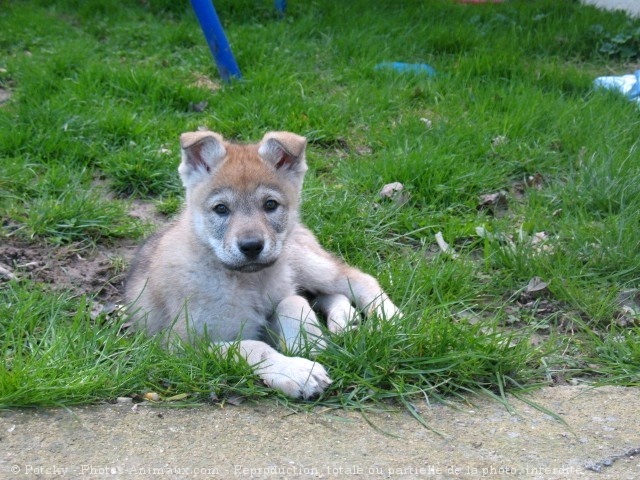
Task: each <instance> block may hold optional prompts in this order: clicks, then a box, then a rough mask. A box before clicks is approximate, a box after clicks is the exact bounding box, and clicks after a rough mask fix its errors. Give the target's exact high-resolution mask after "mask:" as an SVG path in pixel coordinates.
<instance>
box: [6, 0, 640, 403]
mask: <svg viewBox="0 0 640 480" xmlns="http://www.w3.org/2000/svg"><path fill="white" fill-rule="evenodd" d="M216 8H217V10H218V14H219V15H220V17H221V19H222V20H223V23H224V27H225V31H226V33H227V36H228V38H229V41H230V43H231V46H232V48H233V51H234V54H235V56H236V59H237V61H238V64H239V65H240V68H241V70H242V72H243V78H242V80H239V81H234V82H232V83H231V84H225V83H224V82H222V81H221V80H220V78H219V75H218V73H217V70H216V68H215V65H214V63H213V62H212V58H211V55H210V53H209V51H208V49H207V46H206V43H205V41H204V37H203V35H202V32H201V31H200V29H199V27H198V25H197V22H196V20H195V17H194V15H193V12H192V11H191V9H190V6H189V3H188V2H186V1H173V0H154V1H144V0H124V1H118V2H115V1H113V2H112V1H109V0H101V1H98V0H86V1H79V0H60V1H57V2H47V1H44V0H41V1H37V0H16V1H12V2H4V3H3V5H2V8H1V9H0V94H1V95H0V98H2V99H5V100H4V101H2V103H0V219H1V223H0V268H2V271H3V272H4V273H2V274H1V276H0V350H1V351H2V355H3V357H4V359H5V360H4V362H3V363H2V365H0V407H5V408H6V407H13V406H36V405H71V404H82V403H90V402H101V401H113V400H115V399H116V398H117V397H122V396H132V397H134V398H137V399H139V398H141V395H143V394H144V393H145V392H149V391H152V392H156V393H158V394H159V395H160V398H161V399H164V400H165V401H173V402H181V403H184V402H187V403H202V402H216V403H220V402H226V401H229V400H231V401H233V400H237V399H238V398H244V397H250V398H261V397H265V396H270V397H273V396H276V394H274V393H273V392H270V391H268V390H267V389H265V388H264V387H263V386H262V385H261V384H260V382H259V381H258V380H257V379H256V378H255V377H253V376H252V375H250V370H249V368H248V367H247V366H246V365H241V364H237V363H234V362H232V361H230V360H227V359H221V358H217V357H215V356H213V355H211V354H210V353H209V350H208V346H207V345H206V343H205V342H201V344H196V345H182V346H177V347H176V348H174V349H173V350H172V351H170V352H167V351H166V350H164V349H163V348H162V346H161V345H160V343H159V342H158V341H157V339H154V338H146V337H144V336H142V335H134V334H125V333H122V332H121V331H120V326H121V324H122V322H124V321H126V317H122V316H119V315H117V314H116V312H114V311H113V304H114V303H120V302H121V301H122V296H121V290H120V289H121V286H122V280H123V276H124V272H125V270H126V264H127V262H128V259H129V258H130V256H131V253H132V252H133V249H134V248H135V245H136V244H139V243H140V242H141V241H142V240H143V238H144V236H145V235H148V234H150V233H151V232H152V231H153V230H154V229H155V228H156V227H157V224H158V223H161V222H166V221H169V220H170V219H171V217H172V215H173V214H175V213H176V211H178V210H179V208H180V206H181V202H182V189H181V186H180V183H179V179H178V175H177V165H178V162H179V158H180V153H179V146H178V137H179V135H180V133H182V132H185V131H189V130H195V129H197V128H198V127H199V126H207V127H208V128H210V129H211V130H214V131H217V132H219V133H221V134H222V135H223V136H224V137H225V138H229V139H233V140H236V141H240V142H244V141H255V140H258V139H260V138H261V137H262V135H263V134H264V133H265V132H266V131H269V130H289V131H293V132H296V133H299V134H301V135H304V136H306V137H307V138H308V141H309V147H308V162H309V164H310V171H309V173H308V174H307V178H306V183H305V187H304V203H303V219H304V221H305V223H306V224H307V225H308V226H309V227H310V228H311V229H312V230H313V231H314V232H315V233H316V234H317V236H318V238H319V240H320V241H321V243H322V244H323V245H324V246H325V247H326V248H327V249H329V250H331V251H333V252H335V253H336V254H338V255H340V256H342V257H343V258H345V260H347V261H348V262H349V263H351V264H353V265H356V266H358V267H359V268H361V269H363V270H365V271H367V272H369V273H371V274H373V275H375V276H376V277H377V278H378V279H379V280H380V282H381V284H382V285H383V286H384V288H385V289H386V290H387V292H389V294H390V296H391V297H392V298H393V299H394V301H395V302H396V303H397V304H399V305H400V306H401V308H402V310H403V312H404V316H403V318H402V319H401V320H399V321H397V322H395V323H387V322H380V321H378V320H375V319H374V320H372V321H370V322H367V323H365V324H364V325H362V326H361V328H360V329H358V330H354V331H350V332H347V333H345V334H343V335H336V336H332V337H331V338H330V339H329V342H328V347H327V349H326V351H324V352H323V353H322V354H321V355H320V358H319V360H320V361H321V362H322V363H323V364H324V365H325V366H326V367H327V369H328V370H329V372H330V374H331V376H332V377H333V379H334V383H333V384H332V386H331V387H330V388H329V390H328V391H327V392H326V393H325V394H324V395H323V396H322V397H321V398H320V399H319V400H318V402H319V403H322V404H325V405H341V406H350V407H361V406H362V405H365V404H370V403H372V402H377V401H384V402H385V403H386V402H391V403H394V404H401V405H405V406H407V407H408V408H410V409H413V408H414V405H416V402H420V401H424V398H426V399H427V400H429V399H438V398H449V397H451V396H461V395H462V396H464V395H468V394H470V393H474V392H476V393H477V392H484V393H488V394H490V395H496V396H497V397H502V396H504V395H505V392H506V391H512V392H520V391H523V390H526V389H527V388H533V387H535V386H539V385H548V384H565V383H572V384H576V383H580V384H589V385H597V384H616V385H639V384H640V152H639V147H640V115H639V113H640V112H639V110H638V105H637V104H635V103H633V102H630V101H628V100H627V99H625V98H624V97H623V96H621V95H619V94H617V93H613V92H608V91H602V90H596V89H594V87H593V80H594V79H595V78H596V77H598V76H601V75H621V74H626V73H631V72H633V71H635V70H637V69H638V68H640V20H633V21H632V20H630V19H628V18H627V17H625V16H624V15H623V14H622V13H619V12H618V13H611V12H603V11H599V10H596V9H595V8H593V7H587V6H582V5H580V4H579V3H578V2H574V1H564V2H557V1H552V0H539V1H530V0H522V1H517V0H514V1H507V2H504V3H501V4H484V5H472V4H468V5H465V4H461V3H457V2H454V1H444V0H442V1H429V2H423V1H417V0H399V1H394V2H382V1H380V2H369V1H364V0H354V1H350V2H338V1H330V0H315V1H305V2H289V6H288V9H287V12H286V15H285V16H284V17H283V18H280V16H279V15H278V13H277V11H276V10H275V9H274V8H273V2H270V1H260V2H258V1H255V0H251V1H249V0H242V1H218V2H216ZM396 61H397V62H406V63H426V64H428V65H430V66H431V67H433V68H434V69H435V72H436V74H435V75H433V76H432V75H428V74H425V73H424V72H407V71H404V72H403V71H397V70H394V69H391V68H384V67H382V68H379V67H377V66H378V65H379V64H381V63H383V62H396ZM393 182H399V183H400V184H402V186H403V189H402V191H401V192H398V193H396V194H395V195H392V196H391V197H390V198H385V197H383V196H381V195H380V191H381V189H382V188H383V187H384V186H385V185H387V184H390V183H393ZM141 212H142V213H141ZM438 240H439V241H438ZM445 242H446V244H448V247H447V245H445ZM278 398H279V399H280V400H282V401H284V399H283V398H281V397H278ZM420 399H423V400H420Z"/></svg>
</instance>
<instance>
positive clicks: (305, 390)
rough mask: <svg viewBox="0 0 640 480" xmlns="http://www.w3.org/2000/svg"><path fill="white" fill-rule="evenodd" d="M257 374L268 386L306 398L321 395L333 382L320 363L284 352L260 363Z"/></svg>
mask: <svg viewBox="0 0 640 480" xmlns="http://www.w3.org/2000/svg"><path fill="white" fill-rule="evenodd" d="M267 362H268V363H267ZM257 374H258V375H259V376H260V378H261V379H262V381H263V382H264V383H265V384H266V385H267V386H268V387H271V388H274V389H276V390H279V391H281V392H282V393H284V394H285V395H287V396H289V397H292V398H303V399H305V400H308V399H311V398H315V397H317V396H319V395H320V394H321V393H322V392H324V391H325V390H326V389H327V387H328V386H329V385H330V384H331V379H330V378H329V375H328V374H327V371H326V370H325V369H324V367H323V366H322V365H320V364H319V363H316V362H313V361H311V360H307V359H306V358H301V357H287V356H284V355H282V354H277V356H273V357H271V358H270V359H269V360H268V361H266V362H265V364H263V365H260V366H259V367H258V369H257Z"/></svg>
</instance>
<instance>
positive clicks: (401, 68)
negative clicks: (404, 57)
mask: <svg viewBox="0 0 640 480" xmlns="http://www.w3.org/2000/svg"><path fill="white" fill-rule="evenodd" d="M375 69H376V70H384V69H391V70H395V71H397V72H401V73H404V72H409V73H424V74H426V75H428V76H430V77H433V76H435V74H436V70H435V68H433V67H432V66H431V65H427V64H426V63H404V62H382V63H379V64H377V65H376V66H375Z"/></svg>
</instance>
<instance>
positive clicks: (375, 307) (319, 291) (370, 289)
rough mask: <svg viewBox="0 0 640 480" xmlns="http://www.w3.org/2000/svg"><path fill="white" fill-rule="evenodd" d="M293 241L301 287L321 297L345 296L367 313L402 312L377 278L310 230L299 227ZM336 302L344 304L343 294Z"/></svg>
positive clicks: (389, 315) (388, 315)
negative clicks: (325, 245) (327, 246)
mask: <svg viewBox="0 0 640 480" xmlns="http://www.w3.org/2000/svg"><path fill="white" fill-rule="evenodd" d="M292 240H293V241H292V242H291V244H292V255H291V259H292V263H293V265H294V266H295V271H296V276H297V281H298V284H299V286H300V287H301V288H303V289H305V290H308V291H309V292H311V293H313V294H315V295H318V296H321V295H342V296H344V297H346V298H347V299H349V300H350V301H352V302H353V303H354V304H355V306H356V307H357V308H358V309H359V310H362V311H363V312H364V313H365V314H366V315H367V316H368V315H371V314H375V315H377V316H378V317H380V318H384V319H391V318H392V317H394V316H398V315H400V311H399V310H398V308H397V307H396V306H395V305H394V304H393V302H392V301H391V299H389V297H388V296H387V294H386V293H385V292H384V291H383V290H382V288H381V287H380V284H379V283H378V281H377V280H376V279H375V278H373V277H372V276H371V275H368V274H366V273H364V272H361V271H360V270H358V269H357V268H353V267H350V266H349V265H347V264H345V263H344V262H342V261H340V260H338V259H337V258H336V257H334V256H333V255H331V254H330V253H328V252H327V251H325V250H324V249H323V248H322V247H321V246H320V244H319V243H318V241H317V240H316V239H315V237H314V236H313V234H312V233H311V232H310V231H309V230H307V229H306V228H304V227H302V226H300V227H298V228H297V229H296V230H295V232H294V233H293V235H292ZM335 303H338V304H343V305H344V303H343V301H342V300H340V299H339V297H334V298H333V301H331V299H330V304H331V305H333V304H335ZM342 309H343V311H344V310H345V309H344V307H342Z"/></svg>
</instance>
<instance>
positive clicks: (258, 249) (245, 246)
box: [238, 237, 264, 260]
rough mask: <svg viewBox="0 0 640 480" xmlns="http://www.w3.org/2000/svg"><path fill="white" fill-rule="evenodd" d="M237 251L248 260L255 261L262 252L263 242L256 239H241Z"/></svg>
mask: <svg viewBox="0 0 640 480" xmlns="http://www.w3.org/2000/svg"><path fill="white" fill-rule="evenodd" d="M238 250H240V251H241V252H242V254H243V255H244V256H245V257H246V258H247V259H249V260H255V259H256V258H258V257H259V256H260V254H261V253H262V250H264V240H262V239H261V238H258V237H249V238H243V239H242V240H239V241H238Z"/></svg>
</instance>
